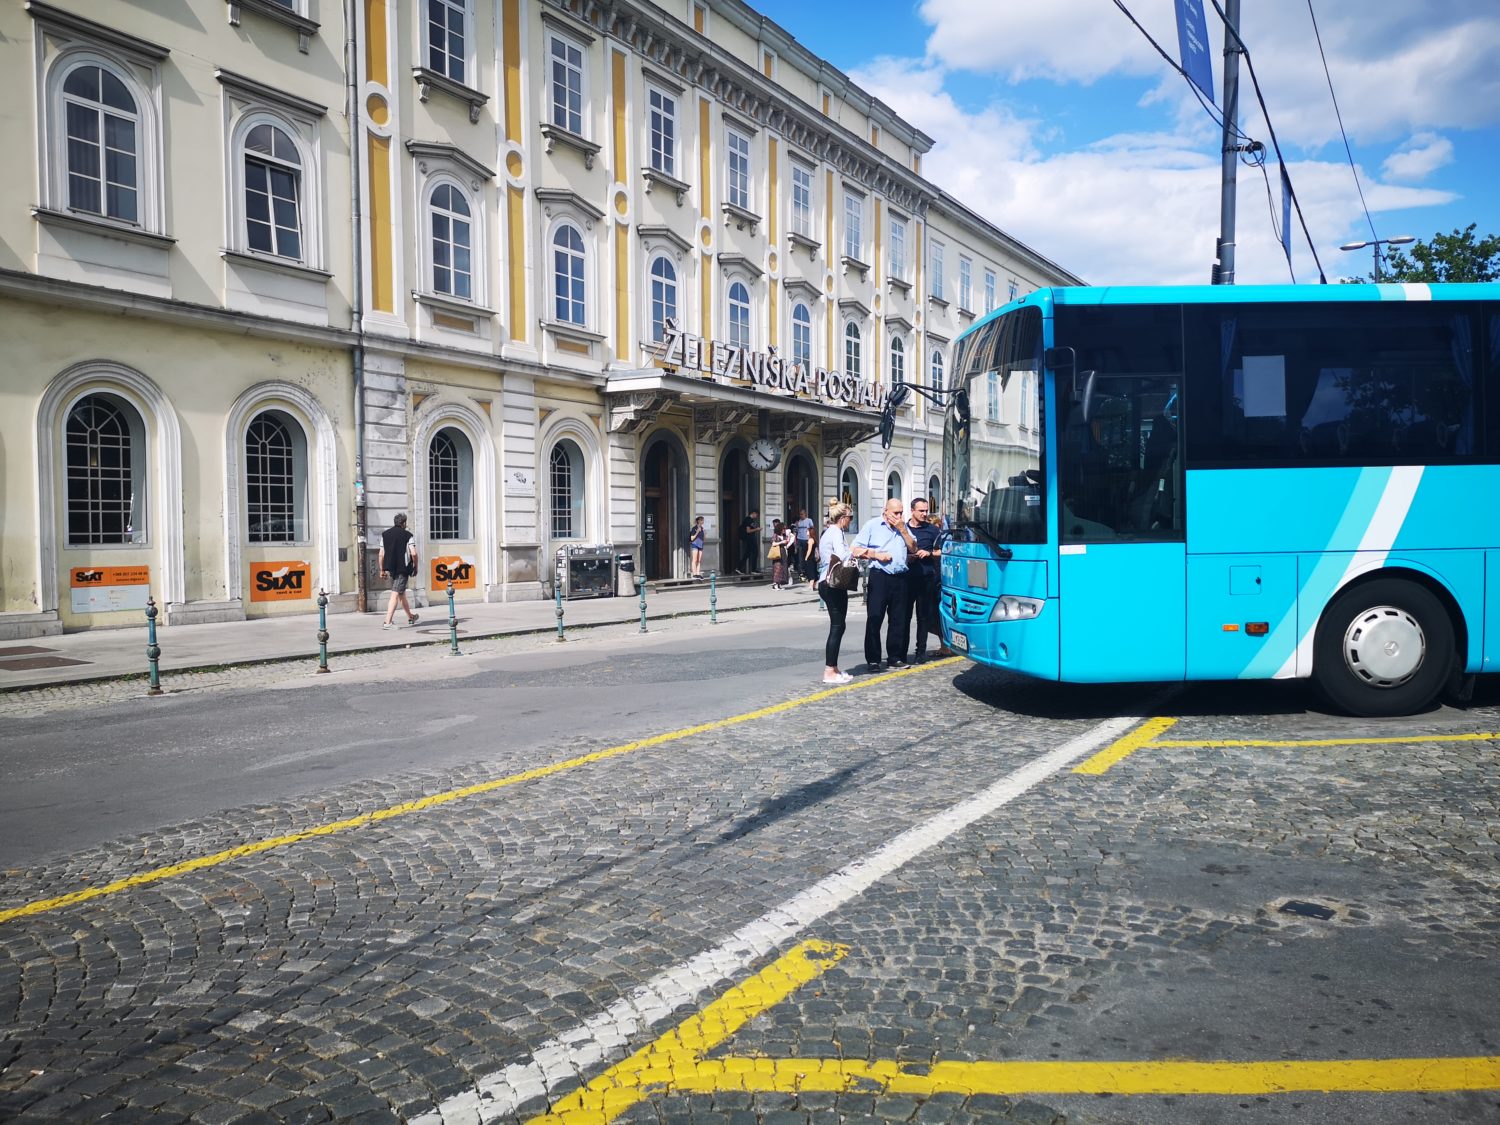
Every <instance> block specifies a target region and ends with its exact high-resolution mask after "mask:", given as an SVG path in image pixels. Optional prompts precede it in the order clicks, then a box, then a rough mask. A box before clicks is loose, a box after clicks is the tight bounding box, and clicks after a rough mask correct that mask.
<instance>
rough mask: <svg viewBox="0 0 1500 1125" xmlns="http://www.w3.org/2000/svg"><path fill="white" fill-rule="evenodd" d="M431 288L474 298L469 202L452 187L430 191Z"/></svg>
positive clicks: (439, 185)
mask: <svg viewBox="0 0 1500 1125" xmlns="http://www.w3.org/2000/svg"><path fill="white" fill-rule="evenodd" d="M429 206H430V211H431V216H432V288H433V291H434V292H437V293H446V294H448V295H449V296H450V297H459V298H461V299H462V300H465V301H469V300H473V298H474V260H473V253H474V228H473V224H472V222H471V220H470V210H469V201H468V199H467V198H466V197H465V195H464V193H463V192H462V191H460V190H459V189H458V188H457V187H455V186H454V185H452V184H438V186H437V187H435V188H434V189H433V191H432V196H431V203H430V205H429Z"/></svg>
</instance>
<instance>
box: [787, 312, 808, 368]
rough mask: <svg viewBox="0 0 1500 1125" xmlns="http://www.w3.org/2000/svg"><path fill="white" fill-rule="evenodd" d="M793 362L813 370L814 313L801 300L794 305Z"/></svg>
mask: <svg viewBox="0 0 1500 1125" xmlns="http://www.w3.org/2000/svg"><path fill="white" fill-rule="evenodd" d="M792 362H793V363H800V364H801V365H802V370H803V371H811V370H812V313H811V312H809V311H808V308H807V306H806V305H805V304H803V303H802V302H801V301H798V302H797V303H796V304H795V305H793V306H792Z"/></svg>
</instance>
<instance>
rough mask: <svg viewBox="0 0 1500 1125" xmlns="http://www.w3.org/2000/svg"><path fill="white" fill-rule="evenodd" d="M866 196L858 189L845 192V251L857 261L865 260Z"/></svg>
mask: <svg viewBox="0 0 1500 1125" xmlns="http://www.w3.org/2000/svg"><path fill="white" fill-rule="evenodd" d="M864 249H865V197H864V196H862V195H860V194H859V192H857V191H845V192H844V253H845V255H847V256H848V257H850V258H853V259H854V260H855V261H863V260H864Z"/></svg>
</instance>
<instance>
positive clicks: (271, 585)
mask: <svg viewBox="0 0 1500 1125" xmlns="http://www.w3.org/2000/svg"><path fill="white" fill-rule="evenodd" d="M311 575H312V568H311V567H310V566H309V565H308V564H307V563H306V562H259V563H251V564H250V600H251V601H252V602H286V601H296V600H298V599H300V598H310V597H312V593H313V592H312V577H311Z"/></svg>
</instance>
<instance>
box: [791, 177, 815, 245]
mask: <svg viewBox="0 0 1500 1125" xmlns="http://www.w3.org/2000/svg"><path fill="white" fill-rule="evenodd" d="M792 233H793V234H798V235H801V236H802V237H803V238H812V236H813V171H812V169H811V168H809V167H807V165H805V164H799V163H797V161H795V160H794V161H792Z"/></svg>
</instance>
